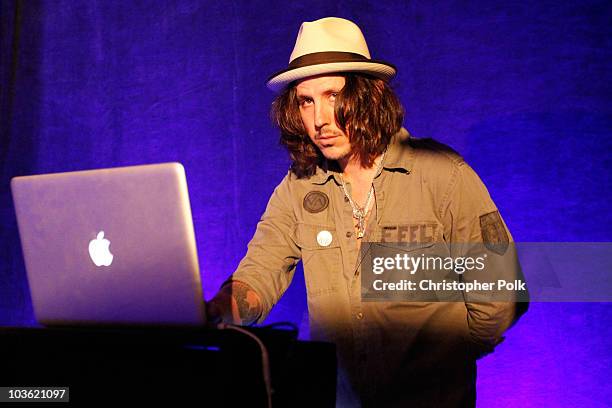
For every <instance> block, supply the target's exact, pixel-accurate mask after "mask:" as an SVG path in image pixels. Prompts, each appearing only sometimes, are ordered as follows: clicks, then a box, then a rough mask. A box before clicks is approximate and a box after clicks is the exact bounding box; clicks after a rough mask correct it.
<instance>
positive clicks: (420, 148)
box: [403, 137, 465, 169]
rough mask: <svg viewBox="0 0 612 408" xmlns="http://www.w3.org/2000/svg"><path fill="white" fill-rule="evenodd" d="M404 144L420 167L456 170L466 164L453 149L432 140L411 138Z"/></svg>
mask: <svg viewBox="0 0 612 408" xmlns="http://www.w3.org/2000/svg"><path fill="white" fill-rule="evenodd" d="M403 144H404V145H405V146H406V147H407V148H408V149H411V150H412V152H413V155H414V161H415V165H419V166H420V167H424V168H427V169H429V168H431V167H432V166H433V167H435V168H439V167H442V168H443V169H454V168H457V167H460V166H462V165H464V164H465V160H464V159H463V157H462V156H461V155H460V154H459V153H458V152H457V151H455V150H454V149H453V148H452V147H450V146H448V145H446V144H444V143H442V142H439V141H437V140H434V139H432V138H422V139H421V138H415V137H410V138H409V139H407V140H406V141H405V142H403Z"/></svg>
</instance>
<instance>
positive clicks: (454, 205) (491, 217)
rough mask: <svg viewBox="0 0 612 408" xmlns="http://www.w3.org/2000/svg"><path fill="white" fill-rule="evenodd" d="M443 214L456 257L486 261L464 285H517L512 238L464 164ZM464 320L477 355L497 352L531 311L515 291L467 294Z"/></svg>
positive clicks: (518, 274) (466, 277)
mask: <svg viewBox="0 0 612 408" xmlns="http://www.w3.org/2000/svg"><path fill="white" fill-rule="evenodd" d="M446 197H447V198H446V199H447V203H446V206H445V212H444V216H443V221H444V229H445V232H444V235H445V239H446V241H447V242H449V243H450V247H451V255H452V256H453V257H474V258H476V257H479V256H480V257H483V256H484V259H485V261H484V265H485V267H484V269H483V270H477V269H474V270H471V271H466V272H465V273H464V274H463V275H462V276H461V279H462V280H463V281H464V282H470V281H472V282H474V281H479V282H495V283H497V282H498V280H505V281H507V282H514V280H515V279H522V280H523V281H524V278H523V274H522V271H521V267H520V264H519V262H518V257H517V254H516V247H515V245H514V242H513V239H512V235H511V234H510V231H509V230H508V227H507V226H506V224H505V222H504V221H503V219H502V218H501V215H500V214H499V211H498V209H497V207H496V206H495V203H494V202H493V200H492V199H491V197H490V195H489V193H488V191H487V189H486V187H485V186H484V184H483V183H482V181H481V180H480V178H479V177H478V175H477V174H476V173H475V172H474V170H472V168H471V167H470V166H469V165H468V164H466V163H465V162H463V161H461V162H459V163H458V164H457V166H456V167H455V170H454V174H453V176H452V177H451V181H450V186H449V188H448V194H447V196H446ZM463 298H464V301H465V307H466V317H467V323H468V327H469V332H470V338H471V341H472V342H473V346H474V350H475V354H476V357H481V356H483V355H485V354H488V353H490V352H492V351H493V349H494V347H495V346H496V345H497V344H499V343H501V342H502V341H503V339H504V337H503V334H504V332H505V331H506V330H507V329H508V328H509V327H510V326H511V325H512V324H513V323H514V322H515V321H516V320H517V319H518V318H519V317H520V315H521V314H522V313H524V312H525V311H526V308H527V305H528V303H527V300H528V299H527V297H526V296H521V297H520V300H521V301H522V302H523V303H519V302H518V301H519V298H518V297H517V296H516V294H515V292H513V291H510V292H509V291H507V290H504V291H499V289H498V290H497V291H473V292H469V293H466V292H464V293H463Z"/></svg>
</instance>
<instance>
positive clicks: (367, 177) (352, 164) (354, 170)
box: [338, 154, 382, 182]
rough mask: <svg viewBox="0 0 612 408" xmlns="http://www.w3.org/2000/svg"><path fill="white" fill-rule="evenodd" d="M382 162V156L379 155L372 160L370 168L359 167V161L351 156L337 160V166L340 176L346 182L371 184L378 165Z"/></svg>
mask: <svg viewBox="0 0 612 408" xmlns="http://www.w3.org/2000/svg"><path fill="white" fill-rule="evenodd" d="M381 160H382V155H381V154H379V155H378V156H376V158H375V159H374V162H373V163H372V166H370V167H363V166H362V165H361V160H359V158H358V157H356V156H354V155H352V156H350V157H343V158H341V159H339V160H338V165H339V166H340V169H341V170H342V175H343V176H344V178H345V179H346V180H347V181H354V182H359V181H368V182H371V181H372V179H373V178H374V176H375V174H374V173H375V172H376V169H377V168H378V164H379V163H380V161H381Z"/></svg>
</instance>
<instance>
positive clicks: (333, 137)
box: [317, 135, 338, 140]
mask: <svg viewBox="0 0 612 408" xmlns="http://www.w3.org/2000/svg"><path fill="white" fill-rule="evenodd" d="M336 137H338V136H337V135H322V136H319V137H318V138H317V139H319V140H330V139H335V138H336Z"/></svg>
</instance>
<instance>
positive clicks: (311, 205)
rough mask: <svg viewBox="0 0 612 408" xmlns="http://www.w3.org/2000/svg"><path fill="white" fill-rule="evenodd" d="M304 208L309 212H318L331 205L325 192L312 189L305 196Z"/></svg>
mask: <svg viewBox="0 0 612 408" xmlns="http://www.w3.org/2000/svg"><path fill="white" fill-rule="evenodd" d="M303 205H304V209H305V210H306V211H308V212H309V213H313V214H315V213H318V212H321V211H323V210H324V209H326V208H327V206H328V205H329V198H328V197H327V195H326V194H325V193H322V192H320V191H311V192H310V193H308V194H306V197H304V203H303Z"/></svg>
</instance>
